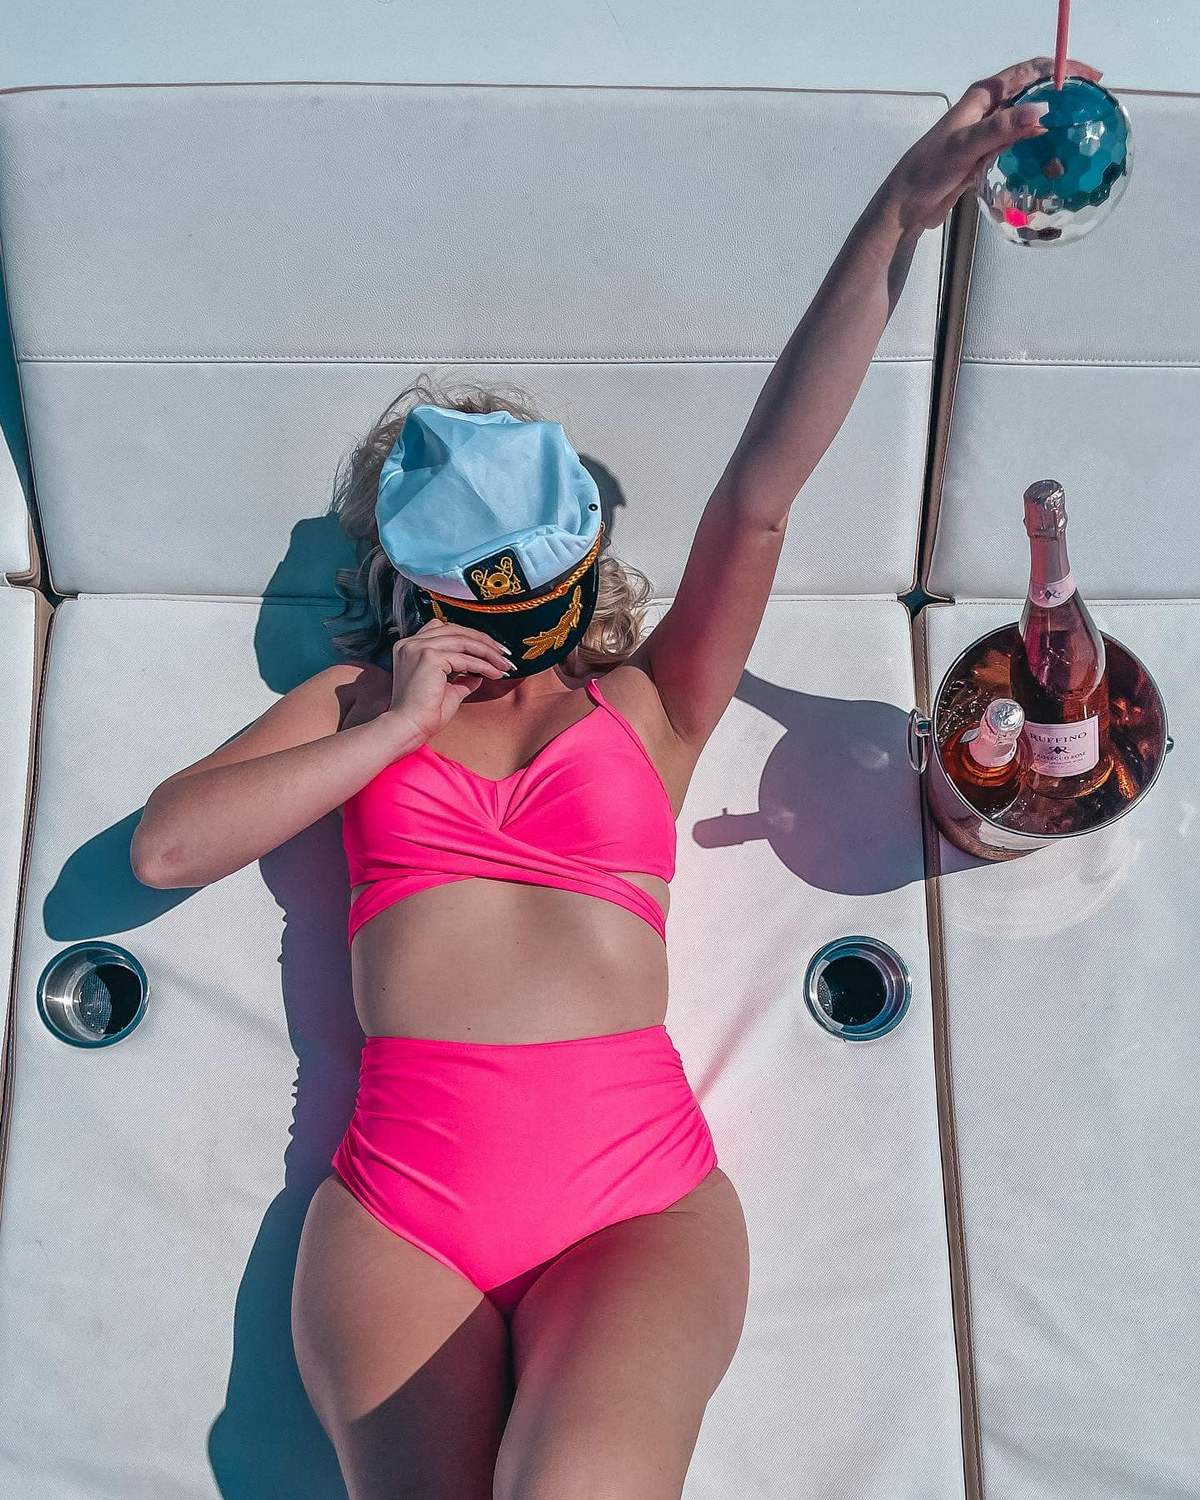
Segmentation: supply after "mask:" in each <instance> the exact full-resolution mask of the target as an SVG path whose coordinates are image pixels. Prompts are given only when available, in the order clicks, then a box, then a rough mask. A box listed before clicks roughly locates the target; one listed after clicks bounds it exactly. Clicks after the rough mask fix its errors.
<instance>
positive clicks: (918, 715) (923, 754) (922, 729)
mask: <svg viewBox="0 0 1200 1500" xmlns="http://www.w3.org/2000/svg"><path fill="white" fill-rule="evenodd" d="M932 733H933V725H932V724H931V723H930V721H929V719H928V718H927V716H926V715H925V714H923V713H922V712H921V710H920V709H919V708H914V709H913V711H912V713H910V714H909V716H908V762H909V765H911V766H912V768H913V770H914V771H916V773H917V774H918V775H923V774H924V771H925V767H926V766H927V765H928V764H929V739H930V736H931V735H932Z"/></svg>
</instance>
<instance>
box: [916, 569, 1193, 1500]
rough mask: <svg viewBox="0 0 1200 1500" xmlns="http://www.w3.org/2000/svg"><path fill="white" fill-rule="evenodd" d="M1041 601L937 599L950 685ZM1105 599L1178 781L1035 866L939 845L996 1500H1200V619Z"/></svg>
mask: <svg viewBox="0 0 1200 1500" xmlns="http://www.w3.org/2000/svg"><path fill="white" fill-rule="evenodd" d="M1081 582H1082V580H1081ZM1021 602H1022V601H1021V599H1020V598H1019V597H1015V598H1012V599H1008V600H1003V601H1001V600H983V601H975V600H972V601H969V602H962V601H960V602H958V603H956V604H954V605H931V606H930V607H929V609H928V610H927V611H926V615H927V625H928V630H929V641H930V667H931V670H930V677H931V682H932V686H933V687H934V688H936V687H937V686H938V684H939V683H940V681H941V679H942V677H943V676H944V674H945V672H946V670H947V668H948V667H949V666H950V664H951V662H952V661H953V660H954V658H955V657H956V656H957V655H958V653H959V652H960V651H962V650H963V649H964V648H965V647H966V646H968V645H969V644H970V643H971V642H972V641H975V640H977V639H978V638H979V637H980V636H982V635H985V634H987V632H988V631H990V630H994V629H996V628H997V627H998V626H1001V625H1004V624H1006V623H1008V622H1009V621H1011V620H1014V619H1016V618H1017V616H1018V615H1019V614H1020V610H1021ZM1088 607H1089V609H1090V610H1091V613H1092V615H1093V617H1094V619H1095V621H1096V623H1097V625H1099V626H1100V628H1101V629H1102V630H1104V631H1106V632H1107V633H1108V634H1109V635H1111V636H1112V637H1113V638H1114V639H1115V640H1118V641H1120V642H1121V643H1122V644H1123V645H1125V646H1127V647H1128V648H1129V650H1130V651H1132V652H1133V653H1134V654H1135V655H1136V656H1137V657H1138V658H1139V659H1140V660H1141V661H1142V662H1143V663H1144V664H1145V665H1146V667H1147V668H1148V669H1149V671H1150V672H1151V674H1152V675H1153V677H1154V679H1155V681H1156V682H1157V683H1158V686H1159V690H1160V692H1161V693H1162V695H1163V699H1164V702H1165V704H1166V709H1167V715H1168V720H1169V724H1170V732H1171V734H1172V736H1173V738H1174V741H1175V746H1174V749H1173V750H1172V751H1171V752H1170V753H1169V754H1168V755H1167V757H1166V760H1165V762H1164V764H1163V768H1162V771H1161V773H1160V774H1159V778H1158V780H1157V782H1156V783H1155V785H1154V786H1153V787H1152V788H1151V789H1150V791H1149V793H1148V794H1147V795H1146V796H1145V798H1144V800H1143V801H1142V802H1140V803H1139V804H1138V805H1137V806H1135V807H1134V808H1132V809H1131V810H1130V811H1129V812H1127V813H1126V814H1125V815H1124V817H1121V818H1118V819H1117V820H1116V822H1114V823H1112V824H1110V825H1109V826H1108V827H1107V828H1104V829H1100V830H1098V831H1096V832H1093V833H1090V834H1087V835H1085V836H1083V837H1080V838H1073V839H1065V840H1063V841H1062V842H1060V843H1058V844H1056V845H1054V846H1052V847H1048V848H1044V849H1039V850H1037V851H1035V852H1034V853H1032V854H1027V855H1024V856H1022V857H1021V858H1019V859H1014V860H1008V861H1004V862H1002V863H990V862H985V861H980V860H975V859H973V858H972V857H971V856H970V855H966V854H963V853H961V852H960V851H959V850H957V849H956V848H955V847H954V846H953V845H950V844H947V843H946V842H945V841H944V840H943V839H941V838H940V835H939V858H940V861H941V869H942V874H941V876H940V877H939V878H938V880H937V887H938V892H939V898H940V902H941V910H942V928H943V948H944V953H945V967H946V982H947V996H948V1000H947V1007H946V1009H947V1014H948V1018H949V1034H950V1056H951V1059H952V1076H953V1079H954V1117H955V1122H956V1132H957V1136H958V1169H959V1175H960V1178H961V1182H962V1199H963V1224H964V1230H965V1237H966V1255H967V1263H968V1270H969V1283H970V1296H971V1308H972V1324H973V1340H974V1345H973V1358H974V1364H975V1374H976V1381H977V1386H978V1394H979V1411H980V1432H981V1439H982V1458H983V1478H984V1494H985V1495H987V1496H988V1497H1002V1500H1083V1497H1085V1496H1086V1497H1089V1500H1090V1497H1092V1496H1110V1495H1111V1496H1121V1497H1122V1500H1124V1497H1127V1496H1128V1497H1130V1500H1132V1497H1135V1496H1136V1497H1137V1500H1181V1497H1183V1496H1191V1495H1197V1494H1200V1424H1198V1423H1197V1421H1196V1410H1197V1401H1198V1398H1200V1377H1198V1376H1197V1358H1196V1356H1197V1346H1198V1343H1200V1281H1198V1280H1197V1276H1196V1246H1197V1243H1198V1242H1200V1186H1198V1184H1197V1176H1196V1166H1195V1164H1196V1160H1197V1158H1198V1157H1200V1113H1198V1112H1197V1093H1196V1078H1197V1075H1198V1074H1200V1027H1198V1026H1197V983H1196V943H1197V916H1196V914H1197V911H1200V863H1198V861H1197V859H1196V839H1197V833H1198V832H1200V756H1198V754H1197V744H1198V743H1200V712H1198V707H1200V705H1198V703H1197V698H1196V691H1195V679H1196V662H1197V659H1198V652H1197V645H1198V643H1200V610H1198V608H1197V605H1196V603H1194V602H1190V601H1184V600H1158V601H1155V600H1134V599H1129V600H1104V601H1096V600H1089V601H1088Z"/></svg>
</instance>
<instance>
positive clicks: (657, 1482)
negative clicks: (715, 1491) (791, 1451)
mask: <svg viewBox="0 0 1200 1500" xmlns="http://www.w3.org/2000/svg"><path fill="white" fill-rule="evenodd" d="M749 1275H750V1253H749V1243H748V1240H747V1235H746V1222H745V1218H744V1216H743V1213H742V1206H741V1203H740V1201H739V1199H738V1196H737V1193H736V1191H735V1190H734V1187H733V1184H732V1183H731V1182H730V1180H729V1178H728V1177H726V1175H725V1173H724V1172H723V1171H722V1170H721V1169H720V1168H719V1167H714V1168H713V1169H712V1171H711V1172H710V1173H709V1174H708V1175H707V1177H705V1178H704V1180H703V1181H702V1182H701V1183H700V1184H699V1185H698V1186H697V1187H696V1188H694V1189H693V1190H692V1191H691V1192H690V1193H688V1194H686V1196H684V1197H683V1198H681V1199H680V1200H679V1201H678V1202H676V1203H674V1204H672V1206H671V1207H670V1208H668V1209H664V1210H663V1211H662V1212H661V1213H656V1214H641V1215H638V1216H637V1217H636V1218H632V1219H625V1220H622V1221H621V1222H619V1223H616V1224H610V1225H608V1226H607V1227H605V1228H603V1229H600V1230H597V1231H596V1232H595V1233H594V1234H591V1235H588V1236H587V1238H586V1239H583V1240H581V1241H579V1243H578V1244H575V1245H572V1246H571V1247H570V1249H568V1250H567V1251H566V1252H565V1253H564V1254H563V1255H562V1256H560V1257H559V1259H557V1260H556V1261H554V1263H553V1264H552V1265H551V1266H549V1267H548V1268H547V1269H546V1271H545V1272H544V1273H543V1274H542V1276H541V1277H540V1278H539V1279H538V1280H537V1281H536V1282H535V1283H534V1284H533V1286H532V1287H531V1288H530V1289H529V1291H528V1292H526V1294H525V1296H524V1298H523V1299H522V1301H521V1302H520V1303H518V1304H517V1307H516V1309H515V1310H514V1312H513V1315H512V1341H513V1344H512V1347H513V1364H514V1371H515V1376H516V1382H517V1389H516V1396H515V1399H514V1401H513V1406H512V1412H511V1414H510V1416H509V1419H508V1426H507V1428H506V1429H505V1433H504V1438H503V1441H502V1442H501V1444H500V1452H499V1455H498V1458H497V1461H496V1488H495V1500H577V1497H584V1496H588V1497H590V1496H594V1495H599V1494H603V1495H604V1497H605V1500H678V1497H679V1496H680V1495H681V1494H682V1491H683V1481H684V1477H685V1475H686V1473H687V1468H688V1464H689V1462H690V1461H691V1456H692V1451H693V1449H694V1447H695V1444H696V1439H697V1437H698V1435H699V1432H700V1422H701V1418H702V1417H703V1415H704V1408H705V1406H706V1405H707V1403H708V1400H709V1397H710V1396H711V1395H712V1393H713V1391H714V1390H715V1389H716V1388H717V1386H718V1384H719V1383H720V1381H721V1378H722V1376H723V1375H724V1374H725V1371H726V1370H727V1369H728V1367H729V1364H730V1362H731V1360H732V1358H733V1354H734V1351H735V1349H736V1348H737V1344H738V1340H739V1338H740V1337H741V1332H742V1327H743V1324H744V1322H745V1315H746V1300H747V1295H748V1292H749Z"/></svg>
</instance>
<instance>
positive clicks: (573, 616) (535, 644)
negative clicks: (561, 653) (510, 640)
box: [521, 584, 583, 661]
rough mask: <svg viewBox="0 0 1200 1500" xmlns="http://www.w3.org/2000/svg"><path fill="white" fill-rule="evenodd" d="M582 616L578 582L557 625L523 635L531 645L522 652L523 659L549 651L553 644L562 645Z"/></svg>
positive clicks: (554, 645) (555, 645)
mask: <svg viewBox="0 0 1200 1500" xmlns="http://www.w3.org/2000/svg"><path fill="white" fill-rule="evenodd" d="M582 616H583V592H582V590H581V589H580V586H579V585H578V584H576V585H575V591H574V593H573V594H572V595H571V602H570V604H568V605H567V607H566V609H565V610H564V611H563V615H562V618H561V619H560V620H559V622H558V624H557V625H552V626H551V627H550V628H549V629H548V630H539V631H538V633H537V634H536V635H526V636H522V637H521V639H522V640H523V641H524V643H525V645H527V646H528V647H529V650H528V651H525V652H523V653H522V660H523V661H529V660H530V658H532V657H534V656H541V654H542V652H543V651H549V650H550V648H551V647H552V646H553V647H558V646H561V645H562V643H563V642H564V641H565V640H566V638H567V636H568V635H570V633H571V631H572V630H574V628H575V626H576V625H578V624H579V621H580V619H581V618H582Z"/></svg>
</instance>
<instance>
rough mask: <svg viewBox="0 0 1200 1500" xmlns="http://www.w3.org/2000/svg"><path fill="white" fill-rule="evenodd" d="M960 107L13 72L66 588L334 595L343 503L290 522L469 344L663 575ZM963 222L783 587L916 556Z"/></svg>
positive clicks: (32, 334) (461, 358)
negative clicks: (527, 400)
mask: <svg viewBox="0 0 1200 1500" xmlns="http://www.w3.org/2000/svg"><path fill="white" fill-rule="evenodd" d="M945 105H946V101H945V99H944V98H943V97H942V96H941V95H939V94H918V93H911V94H873V93H852V92H847V93H825V92H821V91H816V92H804V91H798V90H790V89H779V90H773V89H762V90H759V89H747V90H744V91H743V90H737V89H716V90H711V91H710V90H704V89H700V90H689V89H682V90H678V89H670V88H663V89H656V88H645V89H640V88H629V89H624V88H605V87H596V88H593V87H587V86H581V87H566V88H538V87H533V86H531V87H525V86H512V87H504V88H495V87H486V86H471V85H454V86H438V85H388V84H366V85H356V84H336V83H299V84H245V85H215V86H210V87H191V86H183V87H173V88H154V87H150V88H145V87H137V88H133V87H127V88H122V87H115V88H97V89H89V88H80V89H68V90H33V91H30V92H26V93H20V94H9V95H0V155H2V157H3V160H4V162H5V188H4V193H3V194H2V195H0V236H2V238H3V242H4V245H5V256H6V270H7V274H8V280H9V294H10V298H11V303H12V323H13V338H14V346H15V349H16V354H17V359H18V366H19V371H20V378H21V386H22V392H23V398H24V403H25V408H26V414H27V417H28V423H29V431H30V440H31V444H32V446H33V450H34V453H35V456H36V460H37V470H38V488H39V500H40V506H41V515H42V521H43V525H44V528H45V535H46V547H47V553H48V558H49V565H50V574H51V577H52V579H53V583H54V587H55V588H56V589H58V590H59V591H60V592H65V593H71V592H75V591H80V592H149V593H154V592H164V593H197V594H200V593H204V594H234V595H246V596H256V595H258V594H260V593H262V592H263V591H264V589H266V588H267V586H268V584H269V591H270V592H272V593H275V594H284V595H288V596H291V597H313V596H315V595H318V594H324V593H328V592H329V591H330V589H331V583H330V579H331V577H332V572H333V565H334V564H333V560H332V559H331V556H330V551H331V542H332V540H334V535H333V533H332V531H324V532H323V531H319V530H316V529H315V528H314V527H313V526H312V525H308V526H305V527H304V528H303V529H302V530H301V531H300V532H299V533H298V534H294V533H295V531H296V528H297V524H298V522H299V520H300V518H301V517H304V516H312V515H317V514H320V513H321V512H323V511H324V510H325V508H326V506H327V503H328V499H329V496H330V492H331V486H332V481H333V475H334V471H335V468H336V466H337V461H338V459H339V458H340V457H342V456H343V455H344V454H345V453H347V452H348V450H349V448H350V446H351V444H352V443H353V441H354V440H355V438H356V437H358V436H359V435H361V434H362V433H363V432H365V430H366V429H367V427H368V426H369V425H370V423H371V421H373V420H374V418H375V417H376V416H377V415H378V413H379V412H380V411H382V409H383V408H384V407H385V406H386V405H387V404H388V402H390V401H391V399H392V398H393V397H394V396H395V395H396V394H398V392H399V391H400V390H401V389H403V388H404V386H406V385H407V384H408V383H409V381H410V380H411V378H412V377H413V376H414V375H415V374H416V373H417V372H418V371H420V370H423V369H430V368H433V369H435V370H436V369H437V368H438V367H439V366H442V365H445V364H449V366H451V368H450V369H449V370H448V371H446V373H447V374H448V375H449V376H450V378H451V379H453V378H455V377H459V378H467V379H470V378H477V379H482V380H484V381H487V382H492V381H498V382H501V383H503V382H504V381H505V380H509V379H511V380H514V381H515V382H517V383H518V384H520V385H523V386H525V387H526V388H528V389H529V390H530V391H531V393H532V394H533V395H534V396H535V399H536V400H537V401H538V402H539V404H541V405H542V406H543V408H544V410H545V411H546V413H547V414H548V415H551V416H554V417H555V418H556V419H559V420H562V421H563V422H564V425H565V426H566V428H567V431H568V434H569V436H570V437H571V439H572V442H573V443H574V444H575V446H576V448H577V450H578V451H579V452H580V454H581V456H582V457H584V459H585V460H591V461H592V462H593V463H594V464H595V465H596V466H597V470H598V473H599V474H600V476H601V478H602V479H603V481H604V484H603V485H602V487H604V488H606V498H607V499H608V501H609V502H610V507H615V508H617V509H620V510H621V512H622V515H621V518H620V522H619V524H618V526H617V527H616V529H615V533H614V536H613V543H614V547H615V549H616V550H617V551H618V552H619V551H620V550H621V548H622V546H627V549H628V551H629V553H630V555H631V556H632V558H633V560H635V561H637V562H638V564H639V566H642V567H644V568H645V569H646V570H647V571H648V572H650V573H651V574H652V576H653V577H654V579H655V582H656V585H657V586H658V587H659V588H660V589H662V590H664V591H670V590H672V589H673V588H674V587H675V586H676V584H677V582H678V578H679V575H680V573H681V571H682V565H683V562H684V559H685V557H686V549H687V543H688V542H689V541H690V538H691V536H692V535H693V534H694V530H695V524H694V523H695V521H696V519H698V517H699V513H700V509H701V507H702V505H703V503H704V500H705V499H706V498H707V496H708V494H709V493H710V491H711V490H712V487H713V486H714V485H715V483H716V482H717V480H718V479H719V477H720V476H721V473H722V471H723V470H724V468H725V465H726V462H727V460H728V458H729V456H730V454H731V453H732V452H733V449H734V447H735V446H736V443H737V440H738V438H739V437H740V435H741V433H742V430H743V428H744V426H745V423H746V419H747V418H748V416H749V414H750V411H751V409H752V408H753V406H754V403H755V401H756V399H757V396H758V394H759V391H760V390H761V388H762V386H763V384H764V382H765V380H766V377H767V375H768V374H769V372H770V370H771V367H772V365H773V364H774V362H775V360H776V358H777V357H778V355H779V353H780V351H781V350H782V349H783V347H784V345H785V344H786V342H787V340H788V338H789V337H790V335H791V333H792V331H793V329H794V328H795V326H796V324H797V323H798V322H799V321H800V319H801V317H802V316H803V314H804V311H805V309H806V307H807V306H808V304H809V303H810V301H811V299H812V297H813V295H814V294H815V292H816V291H817V288H818V287H819V285H820V283H821V281H822V279H823V277H824V276H825V274H826V272H827V271H828V269H829V266H830V264H831V263H832V261H833V259H834V257H835V256H836V255H837V253H838V250H839V249H840V247H841V245H842V243H843V241H844V239H845V237H846V235H847V234H848V233H849V231H850V229H851V227H852V226H853V224H854V222H855V220H856V219H857V218H858V216H859V214H860V213H861V212H862V209H863V208H864V206H865V205H866V203H867V202H868V200H869V199H870V198H871V196H872V194H873V193H874V192H875V190H876V188H877V187H878V185H879V183H880V182H881V181H882V180H883V177H884V176H885V175H886V173H887V172H888V171H889V170H890V168H891V167H892V166H893V165H894V164H895V162H896V160H897V159H898V158H899V156H900V155H901V154H902V153H903V152H904V151H905V150H906V149H907V148H908V146H910V145H911V144H912V142H913V141H914V140H915V139H916V138H917V137H919V136H920V135H921V134H922V133H923V132H924V131H925V130H926V129H928V128H929V126H931V125H932V124H933V123H934V121H935V120H936V119H938V118H939V116H940V115H941V114H942V112H943V111H944V109H945ZM397 143H401V145H400V147H399V148H398V147H397ZM631 163H636V171H635V172H633V173H631V172H630V164H631ZM480 226H484V227H483V229H482V230H481V227H480ZM941 239H942V236H941V232H940V231H938V232H936V233H933V232H931V233H929V234H926V235H924V236H923V237H922V239H921V241H920V243H919V244H918V246H917V250H916V253H915V255H914V257H913V262H912V266H911V269H910V271H909V276H908V283H907V286H906V288H905V292H904V295H903V297H902V298H901V300H900V303H899V305H898V306H897V308H896V310H895V312H894V313H893V315H892V318H891V320H890V321H889V324H888V326H887V328H886V330H885V331H884V334H883V337H882V339H881V341H880V345H879V349H878V355H877V358H876V361H875V363H874V365H873V367H872V371H871V373H870V375H869V376H868V378H867V380H866V383H865V387H864V391H863V393H862V396H861V398H860V401H859V403H858V404H857V409H856V411H855V412H854V413H852V415H851V417H850V418H849V419H848V421H847V423H846V424H845V426H844V428H843V430H842V433H841V434H840V435H839V438H838V439H837V440H836V441H835V443H834V444H833V446H832V448H831V449H830V451H829V453H828V454H827V455H826V457H825V458H824V459H823V460H822V462H821V464H820V465H819V466H818V471H817V472H816V473H814V475H813V478H812V481H811V483H810V484H809V485H808V486H806V487H805V493H804V499H803V501H802V502H801V514H800V516H799V517H798V520H799V521H800V522H801V523H802V524H797V525H795V526H793V528H792V531H791V534H790V536H789V538H788V544H787V547H786V549H785V553H784V557H783V560H782V562H781V566H780V572H779V575H778V580H777V588H778V589H779V590H780V591H781V592H802V593H827V592H841V593H854V592H869V593H892V594H894V593H896V592H902V591H905V590H907V588H908V587H909V585H910V584H911V582H912V579H913V573H914V564H915V553H916V541H917V534H918V525H919V514H920V503H921V491H922V485H923V480H924V465H925V445H926V433H927V427H928V415H929V386H930V371H931V363H932V356H933V348H934V341H935V336H936V315H937V293H938V282H939V274H940V260H941V256H940V252H941ZM626 518H628V526H626ZM681 522H682V524H681ZM318 541H320V542H321V543H322V545H319V546H318V545H316V543H317V542H318ZM289 542H290V543H291V547H290V550H289ZM281 559H283V561H282V562H281ZM348 560H349V559H348V558H345V557H341V558H339V559H337V561H338V562H342V563H344V562H346V561H348Z"/></svg>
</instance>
